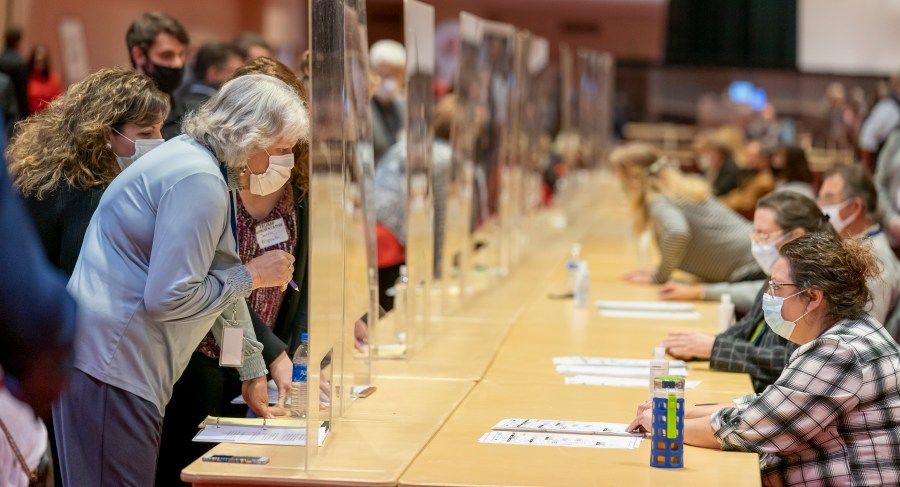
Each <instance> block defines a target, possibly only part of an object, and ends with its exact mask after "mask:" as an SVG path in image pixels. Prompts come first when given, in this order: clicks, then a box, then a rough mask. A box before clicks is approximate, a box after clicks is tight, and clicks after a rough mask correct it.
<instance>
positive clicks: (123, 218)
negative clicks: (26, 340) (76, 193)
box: [68, 135, 266, 414]
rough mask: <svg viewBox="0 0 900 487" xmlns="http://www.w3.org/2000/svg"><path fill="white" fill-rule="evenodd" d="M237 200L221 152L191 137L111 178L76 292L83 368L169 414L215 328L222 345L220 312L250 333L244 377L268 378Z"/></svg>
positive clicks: (72, 287)
mask: <svg viewBox="0 0 900 487" xmlns="http://www.w3.org/2000/svg"><path fill="white" fill-rule="evenodd" d="M230 201H231V193H230V192H229V185H228V183H226V180H225V178H224V177H223V175H222V172H221V170H220V166H219V163H218V161H217V160H216V158H215V156H214V155H213V153H212V152H211V151H210V150H208V149H207V148H206V147H204V146H202V145H200V144H198V143H197V142H196V141H194V140H193V139H191V138H190V137H188V136H186V135H182V136H179V137H177V138H175V139H172V140H169V141H168V142H166V143H164V144H162V145H161V146H159V147H158V148H156V149H154V150H153V151H152V152H150V153H148V154H147V155H145V156H143V157H141V158H140V159H138V160H137V161H135V163H134V164H133V165H131V166H129V167H128V168H127V169H126V170H125V171H123V172H122V174H120V175H119V176H118V177H116V179H115V180H113V182H112V184H110V186H109V188H108V189H107V190H106V192H105V193H104V194H103V198H102V199H101V200H100V205H99V207H98V208H97V211H96V212H95V213H94V216H93V218H92V219H91V223H90V224H89V225H88V229H87V232H86V234H85V237H84V244H83V245H82V248H81V253H80V256H79V258H78V263H77V264H76V265H75V270H74V271H73V273H72V278H71V280H70V281H69V286H68V289H69V291H70V292H71V293H72V294H73V295H74V296H75V297H76V299H77V300H78V302H79V303H80V305H81V307H82V311H83V313H85V316H84V321H83V323H85V326H84V327H83V328H82V329H81V330H80V333H79V335H78V337H77V339H76V345H75V347H76V348H75V367H76V368H78V369H79V370H81V371H83V372H84V373H86V374H88V375H90V376H92V377H94V378H96V379H97V380H99V381H102V382H105V383H107V384H110V385H112V386H115V387H118V388H121V389H124V390H126V391H128V392H131V393H133V394H135V395H137V396H138V397H141V398H143V399H146V400H147V401H150V402H152V403H154V404H155V405H156V406H157V408H159V411H160V414H162V413H163V412H164V411H165V407H166V403H168V402H169V398H170V397H171V395H172V386H173V385H174V383H175V381H176V380H178V377H179V376H180V375H181V373H182V372H183V371H184V369H185V367H186V366H187V363H188V360H189V359H190V357H191V354H192V353H193V351H194V349H195V348H196V347H197V345H198V344H199V343H200V341H201V340H202V339H203V337H204V335H206V332H207V331H209V330H210V328H211V327H212V328H213V333H214V334H215V335H216V338H217V339H220V338H221V328H222V326H223V323H224V322H223V319H222V318H223V316H222V315H223V313H224V315H225V316H224V317H226V318H230V317H231V314H232V310H234V311H235V313H236V317H237V320H238V321H239V322H240V324H241V326H242V327H243V329H244V365H243V367H242V368H241V369H240V374H241V379H242V380H246V379H250V378H253V377H258V376H260V375H263V374H265V373H266V369H265V364H264V362H263V359H262V356H261V354H260V351H261V350H262V345H260V344H259V342H257V341H256V336H255V334H254V333H253V327H252V325H251V323H250V319H249V312H248V310H247V303H246V300H245V298H246V297H247V296H249V294H250V291H251V287H252V279H251V277H250V274H249V272H248V270H247V268H246V267H244V266H242V265H241V262H240V258H239V257H238V254H237V249H236V242H235V240H234V237H233V234H232V229H231V217H230ZM214 324H215V326H213V325H214Z"/></svg>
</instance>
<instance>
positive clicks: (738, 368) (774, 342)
mask: <svg viewBox="0 0 900 487" xmlns="http://www.w3.org/2000/svg"><path fill="white" fill-rule="evenodd" d="M768 286H769V283H768V281H766V282H765V283H764V284H763V287H762V289H760V291H759V293H758V294H757V295H756V301H755V302H754V303H753V308H751V309H750V311H749V312H748V313H747V314H746V315H744V317H743V318H741V319H740V321H738V322H737V323H735V324H734V325H733V326H731V327H730V328H728V329H727V330H725V331H724V332H722V333H721V334H719V335H718V336H717V337H716V341H715V342H714V343H713V348H712V353H711V355H710V357H709V367H710V368H711V369H714V370H722V371H725V372H744V373H747V374H750V379H751V380H752V381H753V389H754V390H755V391H756V392H762V391H763V389H765V388H766V387H768V386H769V385H770V384H772V383H773V382H775V380H776V379H778V377H779V376H780V375H781V372H782V371H783V370H784V366H785V365H786V364H787V362H788V357H790V356H791V353H792V352H793V351H794V350H796V349H797V345H796V344H794V343H791V342H789V341H787V340H785V339H784V338H781V337H780V336H778V335H777V334H775V333H774V332H773V331H772V330H771V329H770V328H769V327H768V325H766V324H765V322H763V311H762V294H763V293H764V292H765V291H766V289H767V288H768ZM760 322H762V327H763V330H762V336H761V338H760V340H759V345H756V344H754V343H752V342H751V341H750V340H751V339H752V337H753V334H754V332H756V328H757V326H758V325H759V324H760Z"/></svg>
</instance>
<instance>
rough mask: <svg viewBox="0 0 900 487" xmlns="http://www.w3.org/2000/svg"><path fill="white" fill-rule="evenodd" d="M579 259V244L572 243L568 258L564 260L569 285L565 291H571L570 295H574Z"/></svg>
mask: <svg viewBox="0 0 900 487" xmlns="http://www.w3.org/2000/svg"><path fill="white" fill-rule="evenodd" d="M579 260H581V244H577V243H576V244H572V250H571V251H570V252H569V260H568V261H566V272H567V278H568V284H567V286H568V287H569V288H568V289H567V290H566V292H569V293H572V296H573V297H574V296H575V288H576V286H577V285H578V283H577V282H576V281H577V274H578V261H579Z"/></svg>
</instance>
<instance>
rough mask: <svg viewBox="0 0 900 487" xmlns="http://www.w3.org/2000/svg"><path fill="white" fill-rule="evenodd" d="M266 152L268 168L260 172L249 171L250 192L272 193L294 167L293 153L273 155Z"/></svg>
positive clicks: (259, 193)
mask: <svg viewBox="0 0 900 487" xmlns="http://www.w3.org/2000/svg"><path fill="white" fill-rule="evenodd" d="M266 154H268V155H269V168H268V169H266V172H264V173H262V174H253V172H251V173H250V194H255V195H257V196H265V195H267V194H272V193H274V192H276V191H278V190H279V189H281V188H282V187H283V186H284V183H286V182H288V179H290V178H291V169H293V167H294V154H293V153H287V154H284V155H281V156H273V155H271V154H269V151H266ZM248 169H249V168H248Z"/></svg>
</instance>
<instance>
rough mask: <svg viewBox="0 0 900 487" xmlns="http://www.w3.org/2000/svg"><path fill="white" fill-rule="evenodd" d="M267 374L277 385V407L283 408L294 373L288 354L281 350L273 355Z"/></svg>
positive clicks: (289, 391) (289, 392)
mask: <svg viewBox="0 0 900 487" xmlns="http://www.w3.org/2000/svg"><path fill="white" fill-rule="evenodd" d="M269 374H270V375H271V376H272V380H273V381H275V386H276V387H278V403H277V407H279V408H283V407H284V403H285V401H287V398H288V396H289V395H290V394H291V380H292V379H293V375H294V364H293V362H291V359H290V358H289V357H288V354H287V353H285V352H281V354H280V355H278V356H277V357H275V360H273V361H272V363H270V364H269Z"/></svg>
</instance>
